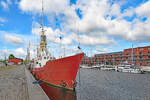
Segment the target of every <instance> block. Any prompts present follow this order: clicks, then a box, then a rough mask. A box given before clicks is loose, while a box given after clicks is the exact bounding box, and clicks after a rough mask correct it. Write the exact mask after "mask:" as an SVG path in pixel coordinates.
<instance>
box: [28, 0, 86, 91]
mask: <svg viewBox="0 0 150 100" xmlns="http://www.w3.org/2000/svg"><path fill="white" fill-rule="evenodd" d="M42 5H43V3H42ZM40 38H41V41H40V47H39V48H38V49H37V57H36V58H35V59H34V63H33V64H32V66H31V67H30V70H31V72H32V73H33V74H34V76H35V78H36V79H37V80H38V81H39V82H42V83H44V84H47V85H53V86H56V87H62V88H65V89H70V90H74V89H75V86H76V82H75V79H76V75H77V72H78V68H79V64H80V63H81V61H82V58H83V56H84V53H82V52H81V53H78V54H76V55H73V56H68V57H64V58H59V59H56V58H55V57H54V56H52V55H51V54H50V53H49V52H48V50H47V41H46V35H45V30H44V27H43V6H42V30H41V36H40ZM78 48H79V47H78ZM79 49H80V48H79Z"/></svg>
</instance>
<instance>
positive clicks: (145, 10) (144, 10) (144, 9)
mask: <svg viewBox="0 0 150 100" xmlns="http://www.w3.org/2000/svg"><path fill="white" fill-rule="evenodd" d="M149 9H150V0H149V1H147V2H145V3H143V4H141V5H140V6H139V7H137V8H136V13H137V14H138V15H139V16H144V17H150V11H149Z"/></svg>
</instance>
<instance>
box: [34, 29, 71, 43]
mask: <svg viewBox="0 0 150 100" xmlns="http://www.w3.org/2000/svg"><path fill="white" fill-rule="evenodd" d="M44 30H46V31H45V34H46V36H47V39H48V40H49V41H50V42H53V43H57V44H60V43H62V44H72V38H70V36H65V37H64V38H62V40H61V41H60V39H59V37H60V35H66V34H65V33H63V32H61V31H60V30H59V29H55V30H53V29H52V28H51V27H44ZM32 33H34V34H37V35H39V34H41V29H40V28H33V29H32Z"/></svg>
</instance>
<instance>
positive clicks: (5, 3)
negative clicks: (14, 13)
mask: <svg viewBox="0 0 150 100" xmlns="http://www.w3.org/2000/svg"><path fill="white" fill-rule="evenodd" d="M11 4H12V2H11V0H6V2H5V1H3V0H2V1H1V5H2V7H3V9H4V10H9V5H11Z"/></svg>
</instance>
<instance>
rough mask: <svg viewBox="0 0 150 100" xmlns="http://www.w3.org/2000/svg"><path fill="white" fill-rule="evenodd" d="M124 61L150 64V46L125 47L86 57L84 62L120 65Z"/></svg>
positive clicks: (135, 63)
mask: <svg viewBox="0 0 150 100" xmlns="http://www.w3.org/2000/svg"><path fill="white" fill-rule="evenodd" d="M122 63H127V64H130V65H131V64H134V65H137V66H150V46H146V47H137V48H133V49H132V48H129V49H124V50H123V51H120V52H112V53H104V54H96V55H95V56H94V57H85V58H84V59H83V61H82V64H87V65H102V64H104V65H119V64H122Z"/></svg>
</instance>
